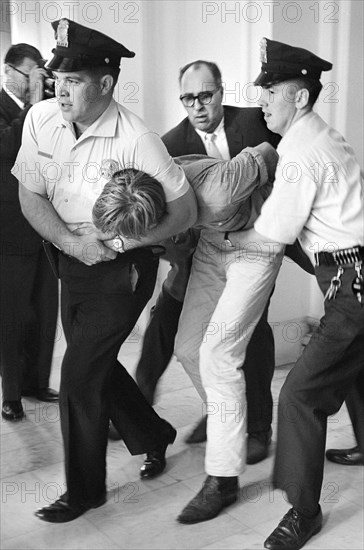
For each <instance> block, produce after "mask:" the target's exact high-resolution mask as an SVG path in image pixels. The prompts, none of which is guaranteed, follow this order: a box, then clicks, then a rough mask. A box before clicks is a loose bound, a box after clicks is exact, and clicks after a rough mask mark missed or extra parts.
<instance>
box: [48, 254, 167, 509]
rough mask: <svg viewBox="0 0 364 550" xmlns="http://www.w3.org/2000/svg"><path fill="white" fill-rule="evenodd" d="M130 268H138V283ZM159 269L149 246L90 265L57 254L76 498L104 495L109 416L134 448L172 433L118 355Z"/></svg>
mask: <svg viewBox="0 0 364 550" xmlns="http://www.w3.org/2000/svg"><path fill="white" fill-rule="evenodd" d="M132 267H133V268H134V269H136V271H137V273H138V280H137V283H136V286H135V285H133V284H132V278H131V269H132ZM157 269H158V257H156V256H153V254H152V253H151V252H150V251H148V250H145V249H136V250H134V251H131V252H127V253H125V254H120V255H118V257H117V258H116V259H115V260H112V261H108V262H102V263H99V264H96V265H94V266H91V267H89V266H86V265H85V264H82V263H79V262H77V261H75V260H73V259H71V258H68V257H66V256H64V255H61V254H60V255H59V273H60V278H61V285H62V307H61V311H62V323H63V326H64V331H65V336H66V341H67V349H66V352H65V355H64V359H63V363H62V371H61V386H60V411H61V428H62V435H63V439H64V448H65V467H66V481H67V495H68V501H69V503H70V504H73V505H79V504H84V503H87V502H92V501H94V500H95V499H99V498H100V497H102V496H103V495H104V494H105V482H106V446H107V436H108V424H109V419H111V420H112V421H113V423H114V425H115V427H116V429H117V430H118V432H119V433H120V435H121V436H122V438H123V440H124V442H125V444H126V446H127V447H128V449H129V451H130V453H131V454H132V455H136V454H142V453H145V452H147V451H149V450H153V449H155V448H156V447H157V446H158V445H161V444H163V443H165V442H166V441H168V439H169V437H170V430H171V428H170V426H169V424H168V423H166V422H165V421H164V420H162V419H161V418H160V417H159V416H158V415H157V414H156V413H155V412H154V410H153V408H152V407H151V406H150V405H149V404H148V403H147V401H146V400H145V398H144V396H143V395H142V393H141V392H140V390H139V389H138V387H137V385H136V383H135V382H134V380H133V379H132V377H131V376H130V375H129V374H128V373H127V371H126V370H125V368H124V367H123V366H122V365H121V364H120V363H119V362H118V361H117V356H118V352H119V349H120V346H121V344H122V343H123V342H124V341H125V339H126V338H127V336H128V335H129V334H130V332H131V330H132V329H133V327H134V325H135V323H136V321H137V319H138V317H139V315H140V313H141V312H142V310H143V308H144V307H145V305H146V303H147V301H148V300H149V299H150V297H151V295H152V293H153V289H154V285H155V279H156V274H157Z"/></svg>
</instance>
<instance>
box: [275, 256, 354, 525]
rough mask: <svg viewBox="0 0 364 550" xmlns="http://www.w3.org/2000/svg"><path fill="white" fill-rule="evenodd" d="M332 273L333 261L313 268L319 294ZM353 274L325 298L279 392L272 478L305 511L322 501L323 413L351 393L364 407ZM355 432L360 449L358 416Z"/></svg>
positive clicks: (350, 270)
mask: <svg viewBox="0 0 364 550" xmlns="http://www.w3.org/2000/svg"><path fill="white" fill-rule="evenodd" d="M336 273H337V267H335V266H325V265H322V266H319V267H317V268H316V277H317V281H318V283H319V286H320V288H321V290H322V292H323V293H326V291H327V289H328V288H329V286H330V280H331V278H332V277H333V276H334V275H336ZM354 276H355V271H354V268H353V267H345V271H344V274H343V275H342V276H341V281H342V284H341V287H340V289H339V291H338V293H337V295H336V299H334V300H330V301H328V300H326V301H325V313H324V316H323V317H322V319H321V321H320V326H319V327H318V329H317V331H316V332H315V333H314V334H313V335H312V337H311V339H310V342H309V343H308V345H307V346H306V348H305V350H304V352H303V354H302V356H301V357H300V358H299V359H298V361H297V362H296V364H295V366H294V367H293V369H292V370H291V371H290V373H289V375H288V377H287V379H286V381H285V383H284V385H283V387H282V390H281V393H280V396H279V404H278V440H277V449H276V458H275V466H274V473H273V482H274V485H275V487H277V488H280V489H282V490H284V491H285V492H286V493H287V497H288V500H289V502H290V503H291V504H292V505H293V506H294V507H295V508H297V509H298V510H299V511H301V512H303V513H306V514H307V515H311V514H314V513H315V512H317V509H318V503H319V500H320V494H321V488H322V482H323V470H324V460H325V443H326V430H327V417H328V416H329V415H333V414H335V413H336V412H337V411H338V410H339V409H340V407H341V405H342V403H343V402H344V400H345V399H346V398H347V397H349V402H351V403H353V401H352V400H353V398H354V400H357V405H358V406H357V407H356V410H359V411H361V414H362V412H363V408H364V307H363V306H362V305H361V304H360V303H359V302H358V300H357V299H356V297H355V296H354V294H353V292H352V288H351V285H352V281H353V279H354ZM349 406H350V405H349ZM359 417H360V412H359ZM359 417H358V418H359ZM356 437H357V440H358V444H359V446H360V449H361V451H362V452H363V451H364V423H363V422H362V421H361V422H360V421H359V422H358V423H357V424H356ZM330 490H331V491H332V487H331V488H330Z"/></svg>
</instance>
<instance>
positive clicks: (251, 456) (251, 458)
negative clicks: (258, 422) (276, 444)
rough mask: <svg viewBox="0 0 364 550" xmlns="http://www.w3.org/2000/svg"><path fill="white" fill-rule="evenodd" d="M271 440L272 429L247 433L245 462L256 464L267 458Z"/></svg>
mask: <svg viewBox="0 0 364 550" xmlns="http://www.w3.org/2000/svg"><path fill="white" fill-rule="evenodd" d="M271 442H272V430H271V429H270V430H268V431H267V432H252V433H249V434H248V441H247V453H246V463H247V464H256V463H257V462H260V461H261V460H264V459H265V458H267V456H268V453H269V446H270V444H271Z"/></svg>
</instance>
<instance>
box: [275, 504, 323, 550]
mask: <svg viewBox="0 0 364 550" xmlns="http://www.w3.org/2000/svg"><path fill="white" fill-rule="evenodd" d="M321 527H322V511H321V508H320V510H319V511H318V513H317V514H316V516H314V517H313V518H307V517H306V516H303V515H302V514H300V513H299V512H297V510H295V509H294V508H291V509H290V510H289V511H288V512H287V514H286V515H285V516H284V518H283V519H282V521H281V522H280V523H279V525H278V527H276V529H274V531H273V533H271V534H270V535H269V537H268V538H267V540H266V541H265V542H264V548H268V549H269V550H299V548H302V546H304V545H305V544H306V542H307V541H308V540H309V539H310V538H311V537H313V535H316V534H317V533H318V532H319V531H320V530H321Z"/></svg>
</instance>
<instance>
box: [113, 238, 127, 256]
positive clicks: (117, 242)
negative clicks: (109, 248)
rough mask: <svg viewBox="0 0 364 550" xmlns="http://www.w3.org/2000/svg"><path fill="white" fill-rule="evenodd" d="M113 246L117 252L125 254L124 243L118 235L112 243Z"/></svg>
mask: <svg viewBox="0 0 364 550" xmlns="http://www.w3.org/2000/svg"><path fill="white" fill-rule="evenodd" d="M112 244H113V246H114V247H115V248H116V249H117V251H118V252H125V249H124V241H123V239H122V238H121V237H120V235H116V237H114V239H113V241H112Z"/></svg>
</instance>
